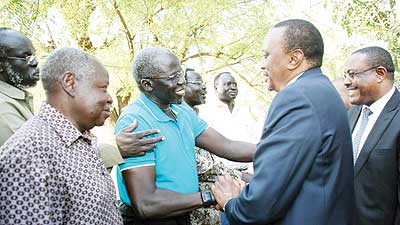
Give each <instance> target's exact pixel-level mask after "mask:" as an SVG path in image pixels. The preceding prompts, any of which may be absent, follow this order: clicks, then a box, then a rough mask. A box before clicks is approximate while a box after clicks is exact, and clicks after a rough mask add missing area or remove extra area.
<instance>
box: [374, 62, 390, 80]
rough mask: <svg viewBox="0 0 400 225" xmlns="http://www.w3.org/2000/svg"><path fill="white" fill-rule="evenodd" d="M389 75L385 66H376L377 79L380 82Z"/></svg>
mask: <svg viewBox="0 0 400 225" xmlns="http://www.w3.org/2000/svg"><path fill="white" fill-rule="evenodd" d="M387 76H388V72H387V69H386V68H385V67H383V66H378V67H377V68H376V81H377V82H378V83H381V82H382V81H383V80H385V79H386V78H387Z"/></svg>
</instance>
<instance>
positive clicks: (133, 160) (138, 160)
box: [114, 114, 155, 171]
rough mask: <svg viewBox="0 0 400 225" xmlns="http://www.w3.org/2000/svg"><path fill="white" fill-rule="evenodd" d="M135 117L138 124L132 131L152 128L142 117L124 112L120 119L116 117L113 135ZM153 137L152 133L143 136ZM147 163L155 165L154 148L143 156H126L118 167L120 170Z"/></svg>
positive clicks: (129, 123)
mask: <svg viewBox="0 0 400 225" xmlns="http://www.w3.org/2000/svg"><path fill="white" fill-rule="evenodd" d="M135 119H137V120H138V126H137V127H136V129H135V130H134V131H133V132H139V131H143V130H147V129H152V128H151V126H150V124H149V123H148V122H147V121H146V120H144V119H143V118H141V117H139V116H136V115H132V114H126V115H122V116H121V118H120V119H118V121H117V124H116V126H115V132H114V134H115V135H118V134H119V133H120V132H121V131H122V130H123V129H125V128H127V127H128V126H130V125H131V124H132V123H133V121H134V120H135ZM150 137H154V135H149V136H147V137H145V138H150ZM147 165H155V153H154V150H150V151H147V152H146V153H145V154H144V155H143V156H135V157H128V158H125V163H123V164H120V165H119V168H120V170H121V171H124V170H127V169H131V168H135V167H140V166H147Z"/></svg>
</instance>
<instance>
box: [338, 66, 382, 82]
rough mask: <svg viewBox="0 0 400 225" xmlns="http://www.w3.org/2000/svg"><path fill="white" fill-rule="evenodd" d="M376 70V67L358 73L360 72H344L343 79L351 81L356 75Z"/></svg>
mask: <svg viewBox="0 0 400 225" xmlns="http://www.w3.org/2000/svg"><path fill="white" fill-rule="evenodd" d="M376 68H378V66H374V67H372V68H369V69H366V70H363V71H360V72H351V71H347V72H344V74H343V79H351V80H353V79H354V77H356V76H357V75H359V74H362V73H365V72H368V71H370V70H373V69H376Z"/></svg>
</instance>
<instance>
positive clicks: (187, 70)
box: [185, 68, 194, 80]
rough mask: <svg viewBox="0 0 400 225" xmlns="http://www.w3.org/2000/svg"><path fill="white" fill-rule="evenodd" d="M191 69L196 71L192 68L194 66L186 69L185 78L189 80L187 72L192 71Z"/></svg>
mask: <svg viewBox="0 0 400 225" xmlns="http://www.w3.org/2000/svg"><path fill="white" fill-rule="evenodd" d="M190 71H193V72H194V69H192V68H186V69H185V80H187V73H188V72H190Z"/></svg>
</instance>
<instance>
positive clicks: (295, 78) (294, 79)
mask: <svg viewBox="0 0 400 225" xmlns="http://www.w3.org/2000/svg"><path fill="white" fill-rule="evenodd" d="M303 73H304V72H301V73H300V74H299V75H297V76H295V77H293V78H292V79H291V80H290V81H289V82H288V83H287V84H286V87H287V86H289V85H290V84H293V83H294V82H296V80H297V79H299V77H300V76H301V75H303Z"/></svg>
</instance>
